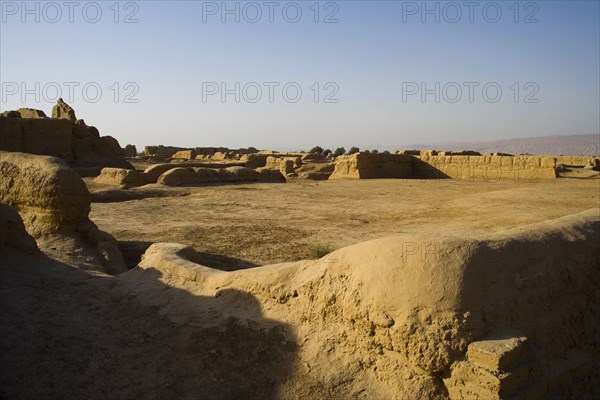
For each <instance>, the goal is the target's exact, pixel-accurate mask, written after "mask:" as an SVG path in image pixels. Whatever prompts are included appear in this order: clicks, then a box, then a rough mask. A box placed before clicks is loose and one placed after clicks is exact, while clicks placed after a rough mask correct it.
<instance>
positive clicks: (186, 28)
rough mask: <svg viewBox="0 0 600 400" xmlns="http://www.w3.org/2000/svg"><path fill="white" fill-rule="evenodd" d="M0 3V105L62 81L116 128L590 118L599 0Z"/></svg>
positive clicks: (166, 140) (544, 122) (411, 129)
mask: <svg viewBox="0 0 600 400" xmlns="http://www.w3.org/2000/svg"><path fill="white" fill-rule="evenodd" d="M0 3H1V4H0V11H1V15H0V18H1V20H0V21H1V25H0V81H1V91H2V92H1V93H0V97H1V98H0V110H2V111H4V110H12V109H17V108H21V107H31V108H39V109H42V110H44V111H45V112H46V113H47V114H49V113H50V111H51V109H52V105H53V104H54V103H55V101H56V98H57V97H58V96H59V95H60V96H61V97H62V98H63V99H64V100H65V101H67V102H68V103H70V104H71V105H72V106H73V107H74V108H75V110H76V112H77V116H78V118H83V119H85V121H86V122H87V123H88V124H90V125H94V126H97V127H98V128H99V129H100V132H101V134H102V135H111V136H114V137H116V138H117V139H118V140H119V141H120V143H121V145H123V146H124V145H125V144H128V143H132V144H136V145H137V146H138V148H139V147H140V146H143V145H151V144H165V145H174V146H186V147H193V146H227V147H232V148H233V147H248V146H255V147H258V148H269V149H282V150H291V149H297V150H300V149H305V150H307V149H309V148H310V147H312V146H314V145H321V146H323V147H331V148H334V147H338V146H345V147H346V148H349V147H350V146H353V145H356V146H359V147H361V148H377V147H378V148H380V149H386V148H388V149H390V150H391V149H394V148H396V147H399V146H402V145H403V144H410V143H426V142H435V141H452V140H456V141H467V140H477V141H485V140H495V139H504V138H516V137H528V136H543V135H560V134H583V133H598V132H600V111H599V110H600V28H599V24H600V22H599V19H600V8H599V2H598V1H520V2H516V1H496V2H492V1H473V2H468V1H457V2H444V1H437V2H436V1H428V2H423V1H418V2H406V1H347V0H344V1H321V2H315V1H297V2H288V1H283V2H279V1H256V2H246V1H228V2H222V1H218V2H206V1H204V2H203V1H168V2H167V1H134V2H127V1H121V2H115V1H98V2H86V1H84V2H78V1H73V2H64V1H56V2H26V3H23V2H21V1H1V2H0ZM24 4H25V6H24Z"/></svg>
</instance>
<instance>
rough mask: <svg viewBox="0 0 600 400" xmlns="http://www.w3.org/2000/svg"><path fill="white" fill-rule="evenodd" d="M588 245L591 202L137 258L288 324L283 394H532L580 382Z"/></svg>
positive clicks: (589, 336) (165, 247)
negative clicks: (486, 223) (215, 261)
mask: <svg viewBox="0 0 600 400" xmlns="http://www.w3.org/2000/svg"><path fill="white" fill-rule="evenodd" d="M599 250H600V216H599V215H598V210H597V209H593V210H589V211H586V212H583V213H580V214H576V215H572V216H568V217H563V218H560V219H558V220H553V221H548V222H544V223H538V224H534V225H530V226H526V227H520V228H515V229H511V230H509V231H505V232H503V233H498V234H493V235H485V236H477V237H470V236H468V235H460V236H440V237H436V238H431V237H425V236H420V235H405V236H398V237H390V238H385V239H379V240H374V241H369V242H365V243H360V244H357V245H354V246H351V247H348V248H344V249H341V250H338V251H335V252H334V253H331V254H329V255H328V256H326V257H324V258H322V259H320V260H318V261H302V262H296V263H287V264H279V265H271V266H265V267H261V268H257V269H252V270H240V271H235V272H224V271H218V270H214V269H211V268H208V267H205V266H202V265H199V264H195V263H194V262H193V261H194V259H195V255H194V251H193V249H191V248H188V247H186V246H182V245H176V244H155V245H153V246H152V247H150V249H148V251H147V252H146V254H145V256H144V258H143V261H142V263H141V264H140V267H141V268H142V269H144V270H148V271H154V270H158V271H160V272H161V273H162V274H164V276H168V277H172V278H168V281H169V284H172V285H175V286H181V287H185V288H186V290H188V291H190V292H192V293H195V294H196V295H203V296H214V297H216V298H220V297H219V293H220V292H221V291H222V290H223V289H224V288H227V289H228V290H230V289H235V290H238V291H242V292H248V293H253V294H255V295H256V296H257V299H258V301H259V302H260V304H261V308H262V309H263V310H265V316H267V317H268V318H271V319H275V320H279V321H282V322H285V323H286V324H289V325H291V326H293V327H294V328H295V331H296V333H297V336H298V341H299V342H300V343H303V345H302V348H301V351H300V354H299V358H300V360H299V364H301V365H308V366H310V368H308V367H307V368H305V369H303V370H301V371H300V370H299V371H297V374H298V375H296V376H295V377H294V378H292V379H290V382H289V383H288V386H287V389H288V390H290V392H287V393H293V390H296V389H294V388H293V387H294V382H300V381H302V382H304V384H305V385H306V384H307V382H326V383H325V385H327V387H336V388H339V386H340V385H342V384H343V385H344V388H343V389H342V394H341V397H351V396H353V395H354V394H356V393H362V392H365V391H366V392H367V393H369V396H370V397H372V398H510V397H511V396H513V395H515V394H521V395H527V396H533V397H532V398H534V397H536V396H537V397H539V398H543V397H545V396H548V395H550V394H552V393H555V392H556V391H557V390H563V391H565V390H566V393H585V392H586V391H588V390H589V387H590V386H589V385H590V382H591V381H590V379H591V378H592V375H591V374H593V371H595V367H597V360H598V350H597V348H596V343H595V338H596V337H598V333H599V330H600V326H599V324H598V319H597V315H598V313H599V312H600V309H599V308H598V304H600V298H598V296H599V293H598V291H597V287H598V284H600V274H599V271H598V261H599V259H598V254H599ZM123 278H124V279H127V276H126V275H124V276H123ZM136 279H140V277H139V276H136ZM142 281H143V279H142ZM140 285H141V283H140ZM220 301H221V302H222V303H223V306H222V307H221V308H219V310H220V312H219V313H218V314H216V315H215V318H222V319H226V318H228V317H230V316H231V315H232V314H234V315H237V316H238V317H239V316H241V315H244V305H243V304H239V305H235V307H233V308H231V306H232V305H233V304H234V303H230V299H228V298H227V297H225V298H223V299H222V300H220ZM161 307H162V311H161V312H163V313H165V314H169V315H171V316H172V317H173V318H180V317H179V316H178V315H179V314H180V313H182V310H177V309H173V308H171V307H170V306H169V304H164V305H162V306H161ZM248 318H251V317H248ZM212 322H213V323H214V322H216V321H212ZM574 343H576V344H577V346H576V348H577V350H575V349H574V347H573V344H574ZM332 360H335V365H338V366H339V365H344V368H336V367H332ZM550 366H552V367H550ZM392 377H394V378H393V379H392ZM517 377H519V379H516V378H517ZM284 390H285V388H284ZM284 393H285V392H284ZM338 394H339V392H338Z"/></svg>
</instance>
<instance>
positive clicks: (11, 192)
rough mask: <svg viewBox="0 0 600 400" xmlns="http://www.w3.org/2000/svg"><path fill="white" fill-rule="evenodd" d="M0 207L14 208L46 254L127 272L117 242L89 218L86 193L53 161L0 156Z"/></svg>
mask: <svg viewBox="0 0 600 400" xmlns="http://www.w3.org/2000/svg"><path fill="white" fill-rule="evenodd" d="M0 202H2V203H5V204H8V205H10V206H12V207H14V208H15V209H16V210H17V211H18V212H19V214H20V215H21V217H22V218H23V222H24V225H25V228H26V229H27V232H28V233H29V234H30V235H32V236H33V237H35V238H36V240H38V244H39V245H40V247H42V249H43V250H44V251H50V250H52V249H54V250H55V251H56V254H57V255H58V256H64V255H65V254H75V253H77V252H79V253H81V254H84V253H85V254H87V256H86V257H88V259H89V260H88V262H87V263H86V268H87V269H92V270H97V271H103V272H108V273H110V274H117V273H121V272H124V271H126V267H125V263H124V261H123V257H122V256H121V253H120V252H119V250H118V248H117V242H116V240H115V239H114V238H113V237H112V236H111V235H109V234H108V233H106V232H102V231H100V230H99V229H98V227H97V226H96V225H95V224H94V223H92V222H91V221H90V220H89V218H88V215H89V212H90V193H89V191H88V190H87V187H86V185H85V183H84V182H83V180H82V179H81V178H80V177H79V175H78V174H77V173H76V172H75V171H74V170H73V169H72V168H70V167H69V166H68V165H67V164H66V163H65V162H64V161H62V160H61V159H58V158H55V157H49V156H38V155H33V154H27V153H17V152H0Z"/></svg>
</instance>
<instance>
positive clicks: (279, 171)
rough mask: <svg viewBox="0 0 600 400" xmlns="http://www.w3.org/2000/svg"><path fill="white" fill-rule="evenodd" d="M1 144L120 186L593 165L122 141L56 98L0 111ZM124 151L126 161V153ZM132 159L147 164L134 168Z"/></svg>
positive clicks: (588, 160) (428, 175)
mask: <svg viewBox="0 0 600 400" xmlns="http://www.w3.org/2000/svg"><path fill="white" fill-rule="evenodd" d="M0 132H1V135H0V151H19V152H25V153H32V154H40V155H50V156H55V157H60V158H62V159H63V160H65V161H66V162H67V163H68V164H69V165H70V166H71V167H73V168H75V170H76V171H77V172H78V173H79V174H80V175H81V176H97V177H98V178H97V180H98V182H101V183H104V184H114V185H120V186H127V187H129V186H140V185H146V184H162V185H167V186H180V185H194V184H203V183H214V182H244V181H248V182H253V181H254V182H259V181H262V182H269V181H270V182H286V181H287V180H289V179H311V180H327V179H373V178H390V179H442V178H451V179H463V180H497V179H513V180H535V179H554V178H556V177H558V176H559V175H560V173H561V171H563V170H565V168H567V169H568V168H586V169H592V170H596V171H597V170H599V169H600V159H599V158H598V157H593V156H587V157H584V156H533V155H517V156H513V155H510V154H503V153H486V154H480V153H478V152H476V151H469V150H465V151H436V150H398V151H397V152H396V153H395V154H391V153H390V152H387V151H386V152H382V153H379V152H377V151H362V152H361V151H359V149H358V148H355V147H353V148H352V149H351V150H350V151H348V152H346V150H345V149H344V148H338V149H336V151H335V152H332V151H331V150H323V149H322V148H321V147H319V146H316V147H315V148H313V149H312V150H311V151H309V152H276V151H271V150H258V149H256V148H254V147H249V148H241V149H228V148H226V147H195V148H184V147H173V146H163V145H158V146H146V147H145V148H144V153H143V155H138V154H137V149H136V147H135V146H133V145H127V146H125V147H124V148H121V146H120V145H119V143H118V141H117V140H116V139H114V138H113V137H111V136H100V134H99V132H98V130H97V129H96V128H94V127H93V126H88V125H86V124H85V122H84V121H83V120H81V119H77V118H76V116H75V111H74V110H73V109H72V108H71V107H70V106H69V105H68V104H66V103H65V102H64V101H63V100H62V99H59V100H58V103H57V104H56V105H55V106H54V108H53V109H52V117H51V118H48V117H47V116H46V114H45V113H44V112H43V111H41V110H35V109H30V108H22V109H19V110H16V111H7V112H4V113H2V114H1V116H0ZM125 157H128V158H129V161H127V160H126V159H125ZM134 160H138V161H142V162H146V163H154V164H155V165H150V166H148V167H147V168H145V170H137V169H136V168H134V166H133V165H132V162H134Z"/></svg>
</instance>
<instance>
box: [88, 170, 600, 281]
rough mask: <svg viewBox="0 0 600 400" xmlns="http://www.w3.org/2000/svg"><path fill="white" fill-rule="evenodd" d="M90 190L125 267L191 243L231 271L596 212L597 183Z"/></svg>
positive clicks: (382, 182) (96, 215) (211, 262)
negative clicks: (158, 245) (154, 248)
mask: <svg viewBox="0 0 600 400" xmlns="http://www.w3.org/2000/svg"><path fill="white" fill-rule="evenodd" d="M87 183H88V185H89V187H90V191H91V192H92V193H93V196H94V198H95V199H99V198H100V199H103V200H101V201H102V202H94V203H93V204H92V212H91V215H90V218H91V219H92V221H94V222H95V223H96V224H97V225H98V226H99V228H100V229H102V230H105V231H107V232H109V233H111V234H113V235H114V236H115V237H116V238H117V239H118V240H119V241H120V247H121V249H122V250H123V252H124V255H125V258H126V261H127V263H128V264H129V265H130V266H134V265H136V264H137V262H138V261H139V258H140V256H141V254H142V253H143V252H144V251H145V249H146V248H147V247H148V246H150V244H152V243H154V242H177V243H183V244H187V245H190V246H193V247H194V248H195V249H196V250H197V251H198V252H200V253H201V255H202V257H201V261H202V262H203V263H204V264H206V265H208V266H211V267H214V268H220V269H226V270H231V269H239V268H248V267H252V266H256V265H264V264H273V263H279V262H286V261H295V260H300V259H305V258H312V257H315V256H316V251H315V247H316V246H318V245H322V246H327V247H330V248H332V249H337V248H340V247H344V246H348V245H351V244H354V243H358V242H363V241H366V240H369V239H375V238H380V237H385V236H391V235H395V234H399V233H404V232H421V233H428V234H429V233H430V234H431V237H432V240H435V237H436V235H439V234H451V233H452V232H463V231H470V232H473V233H481V234H485V233H493V232H498V231H502V230H504V229H507V228H512V227H515V226H519V225H524V224H529V223H533V222H540V221H545V220H549V219H555V218H559V217H562V216H565V215H569V214H573V213H577V212H580V211H583V210H587V209H590V208H598V209H599V212H600V180H598V179H590V180H586V179H568V178H567V179H556V180H551V181H536V182H528V181H494V182H482V181H479V182H470V181H458V180H403V179H389V180H388V179H377V180H347V181H307V180H297V181H291V182H288V183H285V184H240V185H234V184H229V185H221V186H202V187H191V188H190V187H187V188H165V187H161V186H157V185H149V186H144V187H141V188H135V189H129V190H123V189H118V190H115V189H114V188H112V189H111V188H108V187H103V186H100V185H97V184H94V183H93V182H91V181H89V180H88V181H87ZM107 194H108V195H107ZM132 198H135V199H134V200H125V199H132ZM107 199H112V201H109V202H107ZM116 200H117V201H116Z"/></svg>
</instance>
